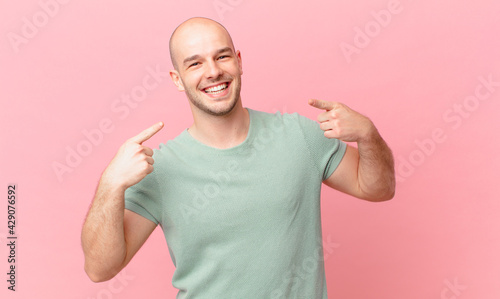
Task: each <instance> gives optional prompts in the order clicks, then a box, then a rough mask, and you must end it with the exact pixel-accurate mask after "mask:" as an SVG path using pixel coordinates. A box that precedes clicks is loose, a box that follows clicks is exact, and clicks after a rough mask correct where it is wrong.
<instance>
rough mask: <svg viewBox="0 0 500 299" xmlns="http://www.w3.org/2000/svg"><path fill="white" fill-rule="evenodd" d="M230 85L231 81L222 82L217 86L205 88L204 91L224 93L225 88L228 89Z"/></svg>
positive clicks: (214, 93)
mask: <svg viewBox="0 0 500 299" xmlns="http://www.w3.org/2000/svg"><path fill="white" fill-rule="evenodd" d="M228 87H229V83H227V82H224V83H221V84H219V85H216V86H212V87H209V88H205V89H204V90H203V91H204V92H205V93H207V94H213V95H217V94H220V93H223V92H224V90H226V89H227V88H228Z"/></svg>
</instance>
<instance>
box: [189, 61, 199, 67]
mask: <svg viewBox="0 0 500 299" xmlns="http://www.w3.org/2000/svg"><path fill="white" fill-rule="evenodd" d="M198 64H200V63H199V62H195V63H193V64H191V65H190V66H189V67H192V66H197V65H198Z"/></svg>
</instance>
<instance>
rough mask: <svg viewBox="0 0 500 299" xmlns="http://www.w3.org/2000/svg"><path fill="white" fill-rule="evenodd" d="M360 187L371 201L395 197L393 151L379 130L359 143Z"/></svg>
mask: <svg viewBox="0 0 500 299" xmlns="http://www.w3.org/2000/svg"><path fill="white" fill-rule="evenodd" d="M358 152H359V166H358V178H359V185H360V188H361V190H362V191H363V193H365V194H366V195H367V197H369V198H370V199H371V200H374V201H375V200H388V199H391V198H393V197H394V193H395V189H396V187H395V177H394V159H393V156H392V152H391V149H390V148H389V147H388V146H387V144H386V142H385V141H384V139H382V137H381V136H380V134H379V133H378V131H377V129H375V128H374V131H373V133H372V134H370V136H369V137H368V138H366V139H364V140H360V141H358Z"/></svg>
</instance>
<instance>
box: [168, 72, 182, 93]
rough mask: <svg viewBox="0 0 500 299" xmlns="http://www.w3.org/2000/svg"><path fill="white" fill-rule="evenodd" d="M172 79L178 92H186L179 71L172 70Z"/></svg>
mask: <svg viewBox="0 0 500 299" xmlns="http://www.w3.org/2000/svg"><path fill="white" fill-rule="evenodd" d="M170 78H171V79H172V81H173V82H174V84H175V86H177V90H179V91H185V89H184V85H183V84H182V80H181V76H180V75H179V72H178V71H176V70H171V71H170Z"/></svg>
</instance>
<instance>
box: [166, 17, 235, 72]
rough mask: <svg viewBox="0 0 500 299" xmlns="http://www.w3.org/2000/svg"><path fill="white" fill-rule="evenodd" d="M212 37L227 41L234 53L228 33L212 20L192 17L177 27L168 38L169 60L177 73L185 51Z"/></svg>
mask: <svg viewBox="0 0 500 299" xmlns="http://www.w3.org/2000/svg"><path fill="white" fill-rule="evenodd" d="M213 35H216V36H218V37H219V38H221V39H227V42H228V43H229V44H230V47H231V48H232V50H233V52H235V49H234V44H233V40H232V38H231V36H230V35H229V32H228V31H227V30H226V28H225V27H224V26H222V25H221V24H220V23H218V22H216V21H214V20H212V19H208V18H203V17H194V18H191V19H188V20H186V21H184V22H183V23H182V24H180V25H179V26H177V28H176V29H175V30H174V32H173V33H172V36H170V41H169V44H168V47H169V50H170V59H171V60H172V64H173V66H174V68H175V69H176V70H177V71H178V70H179V64H180V63H182V62H179V59H181V60H182V59H183V58H182V56H183V55H182V54H183V53H184V52H185V50H186V49H189V48H190V47H193V46H194V45H197V44H200V43H203V42H207V38H208V37H211V36H213Z"/></svg>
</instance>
